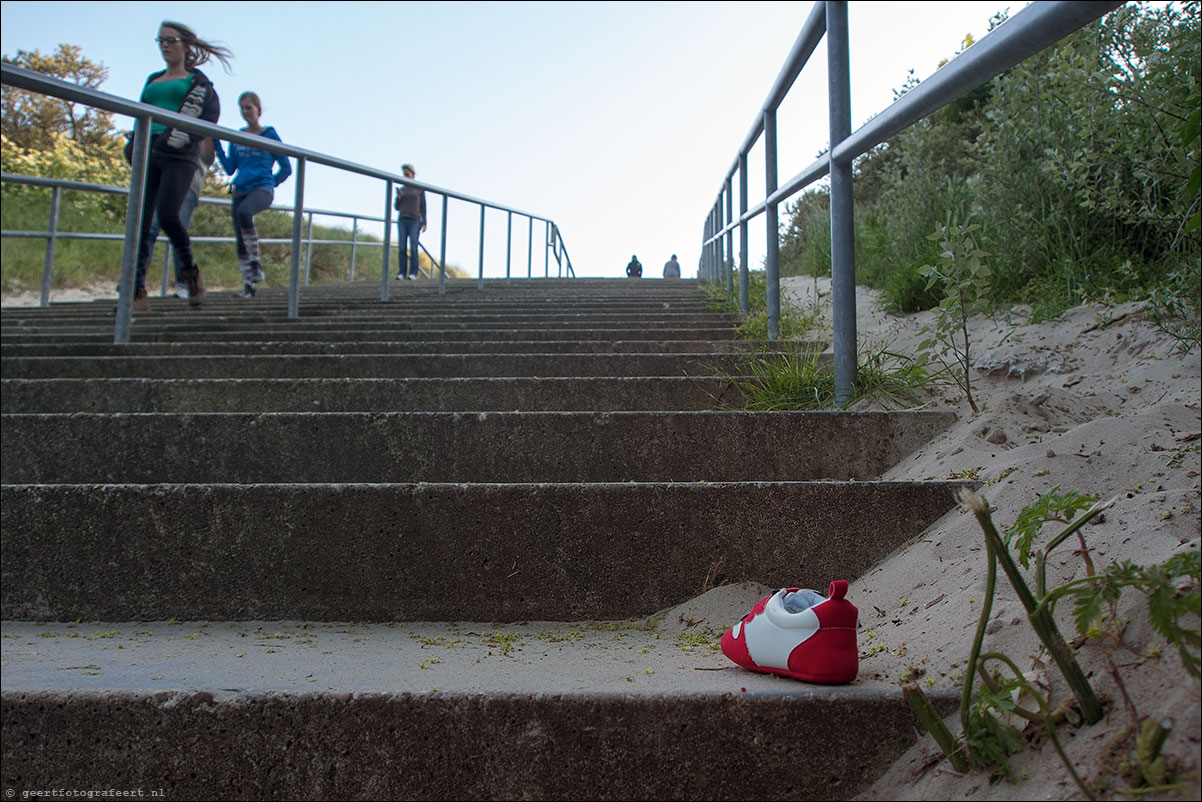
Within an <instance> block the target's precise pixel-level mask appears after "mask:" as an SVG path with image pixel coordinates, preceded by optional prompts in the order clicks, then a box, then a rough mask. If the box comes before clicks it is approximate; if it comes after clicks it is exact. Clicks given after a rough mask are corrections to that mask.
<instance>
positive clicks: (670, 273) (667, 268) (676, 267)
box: [664, 254, 680, 278]
mask: <svg viewBox="0 0 1202 802" xmlns="http://www.w3.org/2000/svg"><path fill="white" fill-rule="evenodd" d="M664 278H680V262H678V261H676V254H672V258H671V259H669V260H668V261H667V262H666V263H665V264H664Z"/></svg>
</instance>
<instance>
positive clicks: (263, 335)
mask: <svg viewBox="0 0 1202 802" xmlns="http://www.w3.org/2000/svg"><path fill="white" fill-rule="evenodd" d="M399 337H409V338H414V339H415V340H420V341H422V342H433V343H438V342H469V343H470V342H503V341H521V342H546V341H561V340H564V339H571V340H573V341H596V340H602V341H606V342H609V341H615V340H620V341H631V340H635V341H657V342H658V341H661V340H672V341H678V340H684V341H693V342H697V343H698V348H699V350H703V349H705V348H706V346H705V343H708V342H717V341H726V342H727V343H732V344H735V345H738V344H739V341H738V340H736V339H734V338H735V331H734V329H733V328H685V329H669V328H660V329H632V330H628V331H621V332H616V333H615V332H614V330H613V329H598V328H582V329H572V330H570V331H565V330H564V329H562V328H554V329H545V328H525V329H469V330H465V331H433V330H424V331H422V332H421V333H420V337H414V335H412V334H411V333H408V332H406V331H400V330H398V329H397V328H396V327H395V326H386V325H384V324H382V323H376V324H368V325H362V326H356V327H350V328H342V327H339V326H334V325H331V324H330V323H329V322H326V323H324V324H323V323H320V322H316V323H314V324H313V325H310V324H309V323H308V322H305V321H302V322H299V323H293V324H289V325H287V326H255V327H243V326H238V325H237V324H236V322H232V323H230V324H229V325H228V326H211V327H203V326H189V325H187V324H184V323H179V322H176V323H174V324H173V325H164V326H161V327H157V328H152V327H149V326H145V327H142V328H139V329H136V330H134V331H132V332H131V333H130V341H131V342H132V343H133V344H134V346H137V345H140V344H145V343H176V342H179V343H193V342H195V343H218V342H231V341H236V342H248V343H256V342H312V341H320V342H323V343H357V342H391V341H395V340H396V339H397V338H399ZM112 341H113V324H112V321H106V322H101V323H98V324H97V325H95V326H92V327H79V328H74V329H72V330H70V331H63V330H61V329H58V328H55V327H53V326H40V325H30V326H28V327H26V328H20V329H9V328H7V327H6V328H5V329H4V331H3V333H2V334H0V342H3V343H5V344H14V345H15V344H21V343H48V344H62V343H66V344H70V343H96V344H111V343H112ZM753 345H754V344H753ZM534 350H538V349H534ZM644 350H645V349H644ZM6 355H7V354H6Z"/></svg>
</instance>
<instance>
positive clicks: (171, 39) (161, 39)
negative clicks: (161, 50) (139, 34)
mask: <svg viewBox="0 0 1202 802" xmlns="http://www.w3.org/2000/svg"><path fill="white" fill-rule="evenodd" d="M154 40H155V41H156V42H158V43H159V44H161V45H173V44H175V43H176V42H182V41H184V40H183V39H181V38H180V37H178V36H156V37H155V38H154Z"/></svg>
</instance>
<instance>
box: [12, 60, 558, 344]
mask: <svg viewBox="0 0 1202 802" xmlns="http://www.w3.org/2000/svg"><path fill="white" fill-rule="evenodd" d="M0 81H2V82H3V83H4V84H7V85H9V86H14V87H16V88H18V89H24V90H26V91H30V92H37V93H39V94H43V95H49V96H51V97H56V98H60V99H62V100H66V101H69V102H72V103H82V104H84V105H87V106H91V107H94V108H98V109H103V110H105V111H108V112H112V113H114V114H121V115H124V116H127V117H132V118H134V138H133V159H132V163H131V165H130V187H129V190H128V192H129V203H128V206H127V210H126V216H125V235H124V237H123V239H124V243H125V246H124V249H123V254H122V262H121V282H120V285H119V289H118V295H117V322H116V326H115V332H114V335H113V342H115V343H127V342H129V339H130V312H131V307H132V303H133V294H134V273H135V270H136V267H137V258H138V257H137V251H138V237H139V234H140V223H141V219H142V211H143V208H142V207H143V200H144V195H145V177H146V169H147V163H148V161H149V157H150V126H151V123H152V122H157V123H162V124H164V125H167V126H170V127H174V128H179V129H181V130H183V131H187V132H188V133H191V134H199V135H201V136H207V137H212V138H214V139H219V140H222V141H225V142H234V143H238V144H242V145H247V146H250V147H254V148H258V149H260V150H267V151H270V152H272V153H276V154H279V155H282V156H288V157H291V158H294V159H296V170H295V173H294V176H293V180H294V181H295V188H296V196H295V201H294V203H293V206H292V210H293V214H292V238H291V240H290V242H291V243H292V263H291V272H290V277H289V290H288V317H290V318H295V317H299V316H300V253H301V247H300V246H301V242H302V241H303V237H302V235H301V228H302V220H303V216H304V212H305V209H306V207H305V202H304V200H305V167H306V165H307V164H308V163H310V162H312V163H314V164H321V165H324V166H327V167H333V168H335V169H337V170H343V171H346V172H351V173H355V174H358V175H363V176H368V177H370V178H375V179H378V180H381V181H383V182H384V183H385V193H384V216H383V218H382V219H385V220H391V215H392V211H391V210H392V205H391V204H392V196H393V187H394V185H396V184H405V185H409V186H414V187H417V188H419V189H423V190H425V191H426V192H428V193H430V194H433V195H441V196H442V212H443V214H442V237H441V243H442V250H441V257H440V258H439V259H438V261H437V264H439V265H444V264H446V242H447V215H446V211H447V201H448V199H450V198H454V199H456V200H459V201H464V202H466V203H469V204H473V205H478V206H479V207H480V258H479V273H478V281H477V286H479V287H481V288H483V286H484V212H485V210H486V209H497V210H500V211H503V212H506V213H507V215H508V224H509V232H510V245H511V246H512V231H513V217H514V215H517V216H518V217H525V218H527V219H528V220H529V226H530V230H531V232H533V227H534V221H535V220H541V221H542V222H543V223H544V224H545V225H546V231H547V238H546V248H547V249H548V251H549V254H548V257H547V261H548V263H549V256H551V255H553V256H554V257H555V260H556V263H557V264H558V265H559V275H560V276H561V277H562V276H564V275H565V274H566V275H567V276H574V275H575V271H574V270H573V269H572V260H571V257H569V256H568V253H567V248H566V247H565V245H564V243H563V238H562V236H561V235H560V233H559V227H558V226H557V225H556V224H555V223H554V221H552V220H551V219H549V218H546V217H541V216H539V215H535V214H531V213H529V212H524V211H521V210H518V209H513V208H511V207H508V206H505V205H503V204H498V203H494V202H492V201H487V200H483V199H480V198H475V197H472V196H471V195H466V194H463V193H460V192H455V191H453V190H450V189H446V188H443V187H438V186H434V185H432V184H426V183H424V182H421V181H416V180H412V179H408V178H405V177H403V176H399V175H396V174H395V173H389V172H387V171H385V170H377V169H376V168H374V167H368V166H366V165H362V164H356V163H354V162H350V161H346V160H344V159H339V158H336V157H334V156H329V155H326V154H323V153H318V152H316V151H311V150H306V149H304V148H298V147H295V146H292V145H288V144H286V143H281V142H275V141H272V140H268V141H266V142H265V141H264V139H263V137H261V136H257V135H255V134H247V133H245V132H242V131H236V130H234V129H231V128H223V127H221V126H219V125H214V124H212V123H208V122H204V121H202V120H198V119H196V118H195V117H189V116H186V115H183V114H178V113H176V112H170V111H165V110H163V109H160V108H158V107H156V106H150V105H147V104H145V103H138V102H135V101H132V100H127V99H125V98H121V97H117V96H116V95H110V94H108V93H105V92H100V91H98V90H95V89H90V88H88V87H83V86H79V85H77V84H72V83H69V82H66V81H61V80H58V79H57V78H50V77H48V76H46V75H42V74H41V73H37V72H33V71H31V70H26V69H23V68H21V67H16V66H13V65H11V64H2V65H0ZM52 206H55V208H53V209H52V215H51V216H52V217H55V216H56V213H57V206H56V205H55V204H53V202H52ZM52 228H53V226H52ZM391 241H392V225H391V224H389V225H386V226H385V227H384V243H383V248H384V250H383V256H384V260H385V261H384V263H383V269H382V271H381V279H380V300H383V301H386V300H388V261H387V260H388V257H389V254H390V253H391ZM532 248H533V246H531V248H530V249H529V250H532ZM510 250H511V251H512V247H510ZM511 260H512V254H509V255H508V256H507V258H506V275H507V276H508V275H509V271H510V264H511ZM565 262H566V264H565ZM445 282H446V272H445V271H444V270H440V271H439V277H438V291H439V293H440V294H442V293H443V292H444V291H445Z"/></svg>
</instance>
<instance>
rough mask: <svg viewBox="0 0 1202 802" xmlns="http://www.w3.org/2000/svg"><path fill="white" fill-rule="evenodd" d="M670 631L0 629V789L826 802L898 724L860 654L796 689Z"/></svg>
mask: <svg viewBox="0 0 1202 802" xmlns="http://www.w3.org/2000/svg"><path fill="white" fill-rule="evenodd" d="M728 589H729V588H723V589H722V590H728ZM711 595H712V594H711ZM743 595H746V594H743ZM756 595H758V594H756ZM737 596H738V594H737V593H736V594H734V596H733V597H732V598H736V597H737ZM482 606H484V605H482ZM726 607H729V609H726ZM707 609H708V611H709V612H710V613H718V612H719V611H722V612H723V613H724V614H725V617H726V618H730V619H733V620H737V617H738V615H739V612H738V611H739V610H741V609H742V607H736V606H734V605H726V606H725V607H724V606H723V605H722V604H721V603H717V604H716V603H714V602H712V601H711V602H709V603H708V606H707ZM672 623H675V622H669V621H664V622H663V623H662V624H661V625H659V626H657V625H655V624H654V622H644V621H608V622H575V623H572V622H531V623H528V624H517V625H507V626H503V627H501V626H497V625H493V624H487V623H466V622H464V623H457V624H447V623H445V622H442V623H409V624H375V625H370V624H367V625H365V624H320V623H314V622H297V621H252V622H202V623H188V624H181V623H178V622H164V621H157V622H106V623H97V624H91V625H89V624H82V625H78V624H46V625H33V624H26V623H13V622H6V623H5V624H4V625H3V630H4V631H3V634H4V637H3V640H0V648H2V649H3V662H4V667H5V670H4V674H3V676H2V677H0V684H2V690H3V697H2V702H0V704H2V713H3V719H2V720H3V725H2V728H0V729H2V733H3V735H2V739H3V740H2V743H3V755H2V756H3V769H2V770H0V774H2V779H3V782H4V784H5V786H6V787H9V788H14V789H17V790H20V789H33V788H61V787H66V788H71V787H77V788H89V787H93V785H89V783H93V784H94V783H95V782H96V780H95V778H96V777H103V778H104V781H105V783H106V784H107V787H117V788H131V789H132V788H138V787H141V788H144V789H151V788H154V789H158V788H164V789H165V790H166V791H167V793H166V795H165V798H185V797H186V798H206V799H207V798H214V797H216V798H221V797H230V798H256V799H258V798H300V799H306V798H340V799H341V798H378V799H382V798H389V799H392V798H400V799H406V798H419V799H430V798H455V799H477V798H505V799H512V798H524V799H538V798H573V799H598V798H621V799H712V798H732V799H736V798H737V799H743V798H752V799H775V798H782V799H783V798H790V799H798V798H806V799H844V798H850V797H851V796H853V795H854V794H855V793H856V791H857V790H858V789H859V788H860V787H862V786H863V785H864V784H865V783H866V782H867V781H869V780H871V779H872V778H873V777H874V776H875V775H877V774H879V772H880V770H881V769H882V768H883V767H884V766H886V765H888V764H889V763H890V762H892V761H893V760H894V759H895V758H896V757H897V755H899V754H900V753H901V751H902V750H904V749H905V748H906V747H907V746H908V745H909V744H910V743H912V742H913V740H914V738H915V735H916V733H917V732H918V731H919V725H918V723H917V721H915V720H914V718H913V715H912V713H910V711H909V709H908V708H907V706H906V705H905V703H904V702H903V701H902V697H901V693H900V691H899V690H898V688H897V686H896V685H895V684H894V683H893V682H892V678H889V679H884V678H879V679H877V678H873V679H865V678H864V677H865V676H866V673H867V672H870V671H871V664H872V658H871V657H869V658H865V659H863V661H862V671H861V679H859V680H857V681H855V682H854V683H851V684H849V685H846V686H835V687H830V686H826V687H823V686H814V685H806V684H804V683H799V682H794V681H790V680H781V679H779V678H776V677H770V676H765V675H761V674H755V673H752V672H748V671H743V670H741V669H738V668H736V667H734V666H733V665H731V663H730V662H729V661H727V660H726V658H725V657H723V656H722V655H721V653H720V652H718V651H717V649H716V648H715V647H716V640H717V637H718V634H719V631H718V630H719V629H720V628H722V627H721V626H717V627H713V628H708V627H707V628H705V629H702V628H701V627H696V628H689V627H688V626H687V625H684V624H678V625H677V627H676V628H675V629H674V628H673V627H672V626H670V624H672ZM682 627H683V629H682ZM678 635H679V636H678ZM868 675H870V674H868ZM932 696H933V698H934V701H935V703H936V704H937V705H939V706H940V707H941V708H942V709H943V710H945V711H950V710H951V709H952V708H953V707H954V705H955V703H956V700H955V699H954V698H952V697H951V696H950V695H948V694H947V693H934V694H932ZM832 728H834V729H835V730H837V733H836V734H835V735H834V736H832ZM853 733H854V735H853ZM853 739H854V745H855V748H854V749H842V748H839V747H843V746H846V745H848V744H849V743H851V742H852V740H853ZM732 745H735V746H732ZM749 755H757V756H758V757H759V759H756V760H749V759H748V758H749ZM454 756H461V757H462V756H468V758H467V759H457V758H455V757H454ZM819 757H820V759H819ZM465 763H466V764H468V765H467V766H466V767H465V766H464V765H463V764H465Z"/></svg>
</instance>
